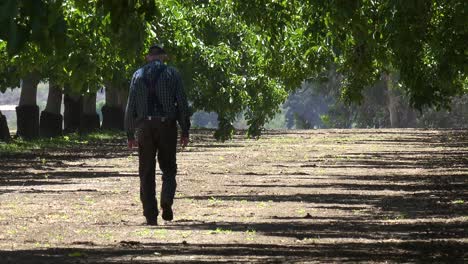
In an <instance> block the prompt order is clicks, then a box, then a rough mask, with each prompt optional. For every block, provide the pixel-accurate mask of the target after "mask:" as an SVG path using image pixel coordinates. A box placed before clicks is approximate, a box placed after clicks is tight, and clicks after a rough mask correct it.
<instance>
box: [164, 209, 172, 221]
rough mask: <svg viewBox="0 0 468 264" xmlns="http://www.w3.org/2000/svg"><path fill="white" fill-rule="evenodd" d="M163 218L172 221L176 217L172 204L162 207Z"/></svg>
mask: <svg viewBox="0 0 468 264" xmlns="http://www.w3.org/2000/svg"><path fill="white" fill-rule="evenodd" d="M162 219H164V220H166V221H172V219H174V213H173V212H172V208H171V207H170V206H168V207H163V208H162Z"/></svg>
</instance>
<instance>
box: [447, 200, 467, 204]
mask: <svg viewBox="0 0 468 264" xmlns="http://www.w3.org/2000/svg"><path fill="white" fill-rule="evenodd" d="M450 203H452V204H464V203H465V201H463V200H453V201H451V202H450Z"/></svg>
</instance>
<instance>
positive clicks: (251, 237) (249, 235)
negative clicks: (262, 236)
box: [245, 229, 257, 240]
mask: <svg viewBox="0 0 468 264" xmlns="http://www.w3.org/2000/svg"><path fill="white" fill-rule="evenodd" d="M245 234H246V235H247V238H246V239H247V240H254V239H255V235H256V234H257V231H255V229H247V231H245Z"/></svg>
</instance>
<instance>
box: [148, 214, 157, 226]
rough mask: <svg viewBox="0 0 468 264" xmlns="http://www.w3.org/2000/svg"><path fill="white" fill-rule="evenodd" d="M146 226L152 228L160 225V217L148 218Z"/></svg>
mask: <svg viewBox="0 0 468 264" xmlns="http://www.w3.org/2000/svg"><path fill="white" fill-rule="evenodd" d="M146 224H147V225H150V226H156V225H158V217H157V216H156V217H146Z"/></svg>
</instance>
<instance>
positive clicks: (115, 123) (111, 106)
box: [102, 86, 124, 130]
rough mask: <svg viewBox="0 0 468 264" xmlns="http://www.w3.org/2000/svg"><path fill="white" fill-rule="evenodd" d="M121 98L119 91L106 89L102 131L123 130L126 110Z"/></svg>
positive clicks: (108, 87)
mask: <svg viewBox="0 0 468 264" xmlns="http://www.w3.org/2000/svg"><path fill="white" fill-rule="evenodd" d="M120 97H121V95H120V91H119V90H117V89H116V88H111V87H110V86H107V87H106V104H105V105H104V106H103V107H102V129H109V130H123V128H124V109H123V108H122V104H121V102H120V101H121V100H120Z"/></svg>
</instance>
